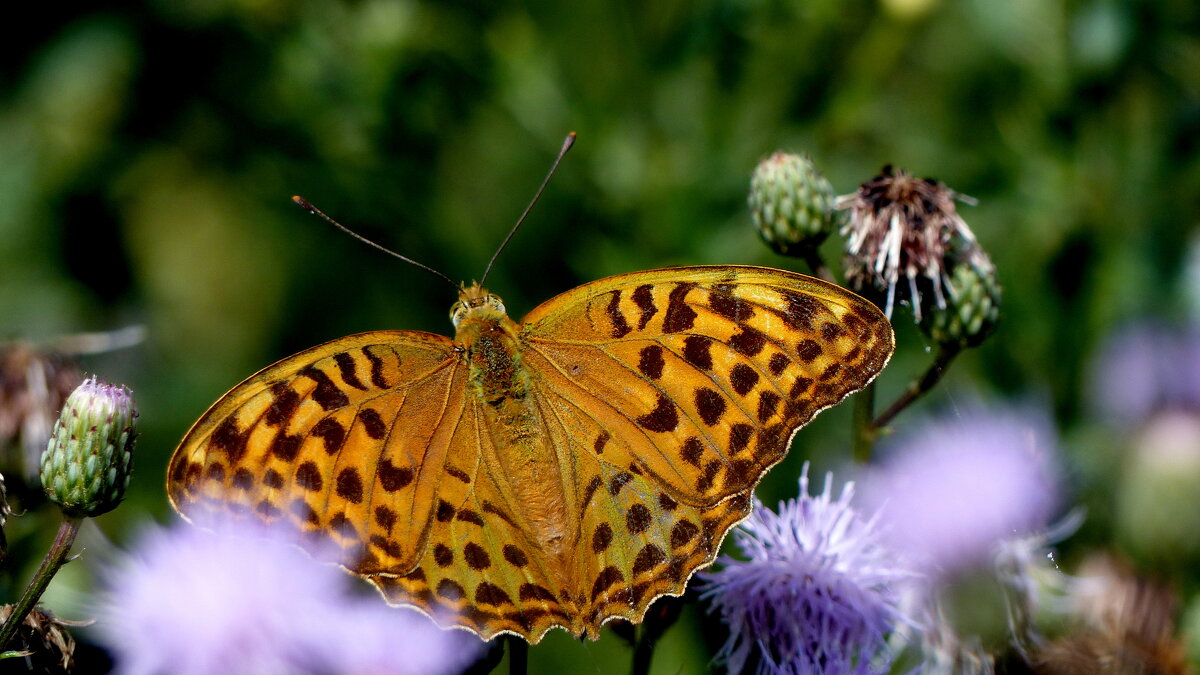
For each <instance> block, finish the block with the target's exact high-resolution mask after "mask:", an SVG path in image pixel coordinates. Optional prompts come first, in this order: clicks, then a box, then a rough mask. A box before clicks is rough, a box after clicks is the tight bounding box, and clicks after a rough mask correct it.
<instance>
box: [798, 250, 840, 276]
mask: <svg viewBox="0 0 1200 675" xmlns="http://www.w3.org/2000/svg"><path fill="white" fill-rule="evenodd" d="M801 257H802V258H804V262H805V263H807V264H808V268H809V269H810V270H812V273H813V275H814V276H818V277H820V278H822V279H824V280H825V281H828V282H829V283H831V284H836V283H837V280H836V279H834V278H833V272H831V271H829V266H828V265H826V264H825V259H824V258H822V257H821V253H820V252H819V251H817V247H815V246H805V247H804V250H803V252H802V253H801Z"/></svg>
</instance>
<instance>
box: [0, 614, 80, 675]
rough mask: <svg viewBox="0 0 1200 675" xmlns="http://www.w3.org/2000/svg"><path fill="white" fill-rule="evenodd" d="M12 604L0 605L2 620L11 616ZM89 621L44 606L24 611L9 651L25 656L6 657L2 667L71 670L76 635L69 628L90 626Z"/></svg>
mask: <svg viewBox="0 0 1200 675" xmlns="http://www.w3.org/2000/svg"><path fill="white" fill-rule="evenodd" d="M12 610H13V605H0V623H3V622H5V621H7V620H8V617H9V615H10V614H11V613H12ZM90 624H91V622H90V621H65V620H63V619H60V618H58V617H56V616H54V615H53V614H51V613H50V610H48V609H46V608H44V607H34V608H33V609H31V610H30V611H29V613H28V614H26V615H25V619H24V620H23V621H21V625H20V626H19V627H18V628H17V632H16V634H15V635H14V636H13V638H12V641H10V642H9V643H8V645H6V646H5V647H6V651H16V652H20V653H21V654H22V656H19V657H13V660H11V661H9V660H5V661H3V662H0V663H3V664H4V667H0V670H4V671H5V672H9V671H8V670H7V668H13V671H12V672H28V673H69V672H73V671H72V668H73V667H74V665H75V660H74V659H75V638H74V637H73V636H72V635H71V633H70V632H69V631H68V630H67V628H69V627H72V626H87V625H90Z"/></svg>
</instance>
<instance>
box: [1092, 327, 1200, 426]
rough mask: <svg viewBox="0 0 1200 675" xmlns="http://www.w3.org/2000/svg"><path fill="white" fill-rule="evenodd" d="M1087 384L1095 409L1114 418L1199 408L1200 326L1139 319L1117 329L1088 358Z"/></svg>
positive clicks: (1130, 420)
mask: <svg viewBox="0 0 1200 675" xmlns="http://www.w3.org/2000/svg"><path fill="white" fill-rule="evenodd" d="M1090 388H1091V398H1092V401H1093V404H1094V408H1095V409H1096V412H1097V413H1099V414H1100V415H1101V416H1102V417H1103V418H1104V419H1105V420H1111V421H1114V422H1117V423H1133V424H1137V423H1140V422H1142V421H1144V420H1146V419H1147V418H1149V417H1150V416H1151V415H1152V414H1153V413H1155V412H1157V411H1161V410H1175V411H1188V412H1196V411H1200V327H1196V326H1192V327H1188V328H1170V327H1167V326H1164V325H1162V324H1159V323H1155V322H1152V321H1142V322H1139V323H1134V324H1130V325H1129V326H1127V327H1125V328H1123V329H1121V330H1119V331H1117V332H1116V333H1114V334H1113V335H1110V336H1109V337H1108V339H1107V340H1106V341H1105V342H1104V344H1103V345H1101V347H1100V348H1099V350H1097V352H1096V355H1095V357H1094V358H1093V359H1092V368H1091V387H1090Z"/></svg>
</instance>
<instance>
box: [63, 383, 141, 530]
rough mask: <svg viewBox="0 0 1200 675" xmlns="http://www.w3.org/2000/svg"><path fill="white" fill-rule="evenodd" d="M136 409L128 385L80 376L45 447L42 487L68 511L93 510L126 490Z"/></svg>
mask: <svg viewBox="0 0 1200 675" xmlns="http://www.w3.org/2000/svg"><path fill="white" fill-rule="evenodd" d="M136 418H137V410H136V409H135V408H134V405H133V397H132V396H131V395H130V393H129V390H128V389H126V388H125V387H121V386H111V385H108V384H104V383H100V382H97V381H96V378H94V377H93V378H91V379H88V380H84V382H83V384H81V385H79V386H78V387H77V388H76V389H75V391H73V392H71V395H70V396H68V397H67V401H66V403H64V404H63V409H62V413H61V414H60V415H59V417H58V424H56V425H55V427H54V435H53V436H51V437H50V444H49V446H48V447H47V448H46V452H44V453H42V488H43V489H44V490H45V491H46V495H47V496H49V497H50V500H51V501H53V502H55V503H56V504H58V505H59V506H60V507H62V510H63V513H66V514H67V515H69V516H89V517H90V516H98V515H100V514H102V513H107V512H108V511H111V510H112V509H114V508H116V506H117V504H120V503H121V499H122V498H124V496H125V488H126V487H127V486H128V485H129V475H130V473H131V472H132V469H133V441H134V437H135V436H136V433H135V431H134V421H135V419H136Z"/></svg>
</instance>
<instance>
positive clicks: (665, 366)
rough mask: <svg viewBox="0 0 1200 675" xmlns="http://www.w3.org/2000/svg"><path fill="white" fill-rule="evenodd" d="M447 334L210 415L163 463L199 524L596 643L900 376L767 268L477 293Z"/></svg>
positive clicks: (448, 606)
mask: <svg viewBox="0 0 1200 675" xmlns="http://www.w3.org/2000/svg"><path fill="white" fill-rule="evenodd" d="M451 315H452V318H453V320H454V324H455V326H456V327H457V333H456V336H455V339H453V340H451V339H449V338H446V337H443V336H440V335H434V334H431V333H422V332H415V331H378V332H370V333H362V334H359V335H353V336H350V337H345V338H342V339H339V340H335V341H333V342H329V343H326V344H324V345H321V346H319V347H314V348H313V349H309V350H307V351H304V352H301V353H299V354H297V355H295V356H292V357H290V358H287V359H284V360H283V361H280V362H279V363H276V364H274V365H272V366H269V367H267V368H265V369H264V370H262V371H260V372H259V373H257V374H256V375H254V376H252V377H251V378H249V379H248V380H246V381H245V382H243V383H242V384H240V385H238V386H237V387H235V388H234V389H233V390H232V391H230V392H229V393H228V394H226V395H225V396H224V397H223V398H221V400H219V401H218V402H217V403H216V404H215V405H214V406H213V407H212V408H211V409H210V410H209V411H208V412H207V413H206V414H205V415H204V416H203V417H202V418H200V420H199V421H198V422H197V423H196V424H195V426H194V427H193V428H192V429H191V431H189V432H188V434H187V436H186V437H185V438H184V440H183V442H182V443H181V445H180V446H179V448H178V450H176V451H175V454H174V456H173V457H172V459H171V464H170V469H169V472H168V483H167V489H168V493H169V495H170V499H171V502H172V504H173V505H174V506H175V508H176V509H178V510H179V511H180V513H182V514H185V515H187V516H193V517H194V516H200V515H204V514H206V513H212V512H216V513H228V512H232V513H235V514H241V515H245V516H247V517H253V518H258V519H261V520H264V521H268V522H272V523H281V524H286V525H290V526H291V527H293V528H295V529H296V530H298V531H300V532H302V533H306V534H309V535H312V536H314V537H317V538H319V539H323V540H325V541H324V543H325V544H328V542H332V543H333V544H335V545H336V548H337V550H338V551H340V553H341V556H340V562H342V564H343V565H345V567H346V568H347V569H349V570H351V571H352V572H354V573H356V574H359V575H362V576H363V577H365V578H367V579H368V580H369V581H371V582H372V583H373V584H375V585H376V586H377V587H378V588H379V590H380V591H381V592H382V593H383V595H384V597H385V598H386V599H387V600H388V601H389V602H391V603H394V604H407V605H412V606H415V607H417V608H419V609H421V610H423V611H425V612H427V613H429V614H431V615H432V616H434V617H435V619H437V620H438V621H439V622H441V623H443V624H446V625H455V626H461V627H465V628H468V629H470V630H472V631H475V632H477V633H478V634H479V635H480V636H482V637H483V638H485V639H488V638H491V637H493V636H495V635H497V634H500V633H515V634H518V635H521V636H523V637H525V638H526V639H528V640H529V641H531V642H537V641H539V640H540V639H541V637H542V635H544V634H545V632H546V631H547V630H548V629H550V628H551V627H553V626H562V627H564V628H566V629H567V630H569V631H571V632H572V633H574V634H585V633H586V634H587V635H588V636H589V637H592V638H596V637H597V635H598V632H599V627H600V625H601V624H602V623H603V622H605V621H606V620H608V619H611V618H614V617H623V618H626V619H629V620H631V621H635V622H636V621H639V620H640V619H641V617H642V615H643V614H644V613H645V610H646V608H647V607H648V605H649V604H650V603H651V602H652V601H653V600H654V599H655V598H657V597H659V596H661V595H664V594H665V595H679V594H681V593H682V592H683V590H684V587H685V585H686V583H687V580H688V578H689V577H690V576H691V575H692V573H693V572H695V571H696V570H697V569H698V568H701V567H703V566H705V565H708V564H709V563H711V562H712V560H713V558H714V557H715V556H716V554H717V550H718V548H719V547H720V544H721V540H722V539H723V538H724V536H725V533H726V532H727V531H728V530H729V528H730V527H732V526H733V525H734V524H735V523H737V522H739V521H741V520H742V519H743V518H745V517H746V516H747V515H748V514H749V512H750V507H751V494H752V491H753V489H754V487H755V485H757V484H758V482H759V480H760V479H761V478H762V476H763V474H764V473H765V472H766V470H767V469H769V468H770V467H771V466H773V465H774V464H776V463H777V462H779V461H780V460H781V459H782V458H783V456H784V454H785V453H786V452H787V450H788V447H789V446H790V444H791V439H792V436H793V434H794V433H795V431H796V430H797V429H798V428H799V427H801V426H803V425H804V424H805V423H807V422H808V421H809V420H810V419H812V417H813V416H814V415H815V414H817V413H818V412H819V411H821V410H822V409H824V408H827V407H829V406H832V405H834V404H836V403H838V402H839V401H841V400H842V399H843V398H845V397H846V396H847V395H848V394H850V393H851V392H853V391H856V390H858V389H860V388H861V387H863V386H864V385H866V384H867V383H868V382H870V381H871V379H872V378H874V377H875V375H876V374H877V373H879V371H880V370H881V369H882V368H883V366H884V365H885V364H886V363H887V360H888V358H889V357H890V355H891V352H892V348H893V334H892V329H891V325H890V324H889V322H888V321H887V319H886V318H885V317H884V316H883V314H882V313H881V312H880V311H879V310H878V309H877V308H876V307H875V306H874V305H872V304H871V303H869V302H867V301H865V300H863V299H861V298H859V297H858V296H856V295H854V294H852V293H850V292H848V291H845V290H843V289H841V288H838V287H837V286H834V285H832V284H829V283H826V282H823V281H820V280H817V279H813V278H810V277H806V276H802V275H799V274H794V273H791V272H786V271H782V270H776V269H770V268H763V267H739V266H712V267H679V268H670V269H661V270H653V271H648V272H637V273H633V274H625V275H621V276H616V277H610V278H607V279H601V280H599V281H595V282H592V283H589V284H584V285H583V286H580V287H578V288H575V289H573V290H570V291H568V292H566V293H564V294H562V295H559V296H558V297H555V298H553V299H551V300H549V301H548V302H545V303H543V304H542V305H541V306H539V307H537V308H536V309H534V310H533V311H532V312H531V313H530V314H529V315H528V316H526V317H525V319H524V320H523V321H522V322H521V323H519V324H518V323H515V322H513V321H512V320H511V319H509V318H508V316H507V315H506V314H505V310H504V305H503V303H502V302H501V300H500V298H498V297H497V296H495V295H492V294H490V293H488V292H487V291H486V290H484V289H483V288H481V287H480V286H478V285H474V286H471V287H469V288H464V289H463V290H462V291H461V293H460V297H459V302H458V303H457V304H456V305H455V306H454V308H453V310H452V312H451Z"/></svg>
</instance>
